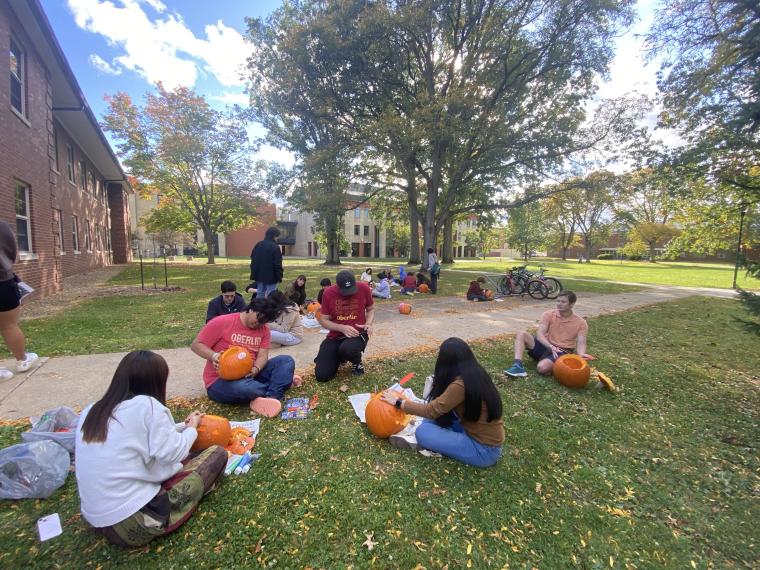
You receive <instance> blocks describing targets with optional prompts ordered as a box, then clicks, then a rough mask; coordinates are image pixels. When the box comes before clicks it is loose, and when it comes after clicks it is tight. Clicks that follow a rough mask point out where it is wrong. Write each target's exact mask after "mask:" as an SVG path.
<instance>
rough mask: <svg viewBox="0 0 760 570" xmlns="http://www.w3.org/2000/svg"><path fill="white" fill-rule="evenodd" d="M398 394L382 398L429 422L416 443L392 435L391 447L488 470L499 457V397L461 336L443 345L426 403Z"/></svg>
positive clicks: (501, 438)
mask: <svg viewBox="0 0 760 570" xmlns="http://www.w3.org/2000/svg"><path fill="white" fill-rule="evenodd" d="M400 396H401V393H400V392H397V391H392V390H386V391H385V392H383V394H382V396H381V397H382V399H383V400H384V401H386V402H387V403H389V404H391V405H393V406H396V407H397V408H400V409H401V410H402V411H403V412H406V413H407V414H413V415H416V416H420V417H423V418H426V419H424V420H423V422H422V423H421V424H420V425H419V427H418V428H417V430H416V432H415V433H414V437H415V438H416V445H415V442H411V445H409V443H410V442H409V439H408V436H407V438H403V437H395V436H391V443H392V444H394V445H396V446H398V447H409V446H412V447H416V446H419V447H422V448H424V449H429V450H430V451H435V452H437V453H440V454H442V455H445V456H447V457H451V458H452V459H456V460H457V461H461V462H462V463H466V464H467V465H474V466H475V467H490V466H491V465H494V464H495V463H496V462H497V461H498V460H499V457H501V448H502V445H503V443H504V424H503V421H502V403H501V396H500V395H499V391H498V390H497V389H496V386H494V383H493V381H492V380H491V377H490V376H489V375H488V372H486V371H485V369H484V368H483V367H482V366H481V365H480V363H479V362H478V361H477V359H476V358H475V355H474V354H473V353H472V349H470V347H469V346H468V345H467V343H466V342H465V341H463V340H462V339H461V338H456V337H452V338H448V339H446V340H445V341H443V344H441V348H440V350H439V351H438V359H437V360H436V361H435V373H434V375H433V384H432V387H431V390H430V394H429V395H428V401H427V403H424V404H420V403H417V402H413V401H411V400H403V399H401V397H400ZM397 435H398V434H397Z"/></svg>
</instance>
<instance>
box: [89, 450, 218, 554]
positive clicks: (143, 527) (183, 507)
mask: <svg viewBox="0 0 760 570" xmlns="http://www.w3.org/2000/svg"><path fill="white" fill-rule="evenodd" d="M183 463H184V467H183V468H182V470H181V471H180V472H179V473H177V474H176V475H174V476H173V477H172V478H171V479H167V480H166V481H164V482H163V483H162V484H161V490H160V491H159V492H158V494H157V495H156V496H155V497H153V499H152V500H151V501H150V502H149V503H148V504H147V505H145V506H144V507H143V508H142V509H140V510H139V511H137V512H136V513H135V514H133V515H132V516H130V517H127V518H126V519H124V520H123V521H121V522H119V523H116V524H115V525H113V526H107V527H103V528H96V529H94V530H95V531H96V532H98V533H100V534H102V535H103V536H105V537H106V539H108V540H109V541H110V542H112V543H113V544H117V545H119V546H142V545H144V544H147V543H149V542H150V541H151V540H153V539H154V538H157V537H159V536H164V535H166V534H169V533H170V532H174V531H175V530H177V529H178V528H179V527H180V526H182V525H183V524H184V523H185V522H186V521H187V520H188V519H189V518H190V517H191V516H192V514H193V513H194V512H195V509H197V508H198V503H200V501H201V499H202V498H203V496H204V495H205V494H206V493H208V492H209V491H210V490H211V488H212V486H213V485H214V482H215V481H216V480H217V479H218V478H219V476H220V475H221V474H222V473H223V472H224V466H225V465H226V464H227V452H226V451H225V450H224V449H223V448H222V447H219V446H218V445H213V446H211V447H209V448H208V449H206V450H205V451H202V452H201V453H199V454H198V455H196V456H195V457H194V458H192V459H189V460H185V461H184V462H183Z"/></svg>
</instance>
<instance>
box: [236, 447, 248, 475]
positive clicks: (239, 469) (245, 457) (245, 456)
mask: <svg viewBox="0 0 760 570" xmlns="http://www.w3.org/2000/svg"><path fill="white" fill-rule="evenodd" d="M250 462H251V454H250V453H248V452H247V451H246V452H245V453H244V454H243V458H242V459H241V460H240V461H239V462H238V464H237V465H236V466H235V470H234V471H233V473H234V474H235V475H240V474H241V473H242V472H243V467H245V466H246V465H248V464H249V463H250Z"/></svg>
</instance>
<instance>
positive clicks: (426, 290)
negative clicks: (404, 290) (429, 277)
mask: <svg viewBox="0 0 760 570" xmlns="http://www.w3.org/2000/svg"><path fill="white" fill-rule="evenodd" d="M417 291H419V292H420V293H429V292H430V287H428V286H427V283H422V284H420V286H419V287H417Z"/></svg>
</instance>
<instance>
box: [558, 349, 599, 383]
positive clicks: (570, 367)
mask: <svg viewBox="0 0 760 570" xmlns="http://www.w3.org/2000/svg"><path fill="white" fill-rule="evenodd" d="M589 376H591V367H590V366H589V365H588V362H586V361H585V360H584V359H583V358H581V357H580V356H578V355H577V354H563V355H562V356H560V357H559V358H558V359H557V361H556V362H555V363H554V377H555V378H556V379H557V381H558V382H559V383H560V384H562V385H563V386H567V387H568V388H583V387H584V386H585V385H586V383H587V382H588V379H589Z"/></svg>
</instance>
